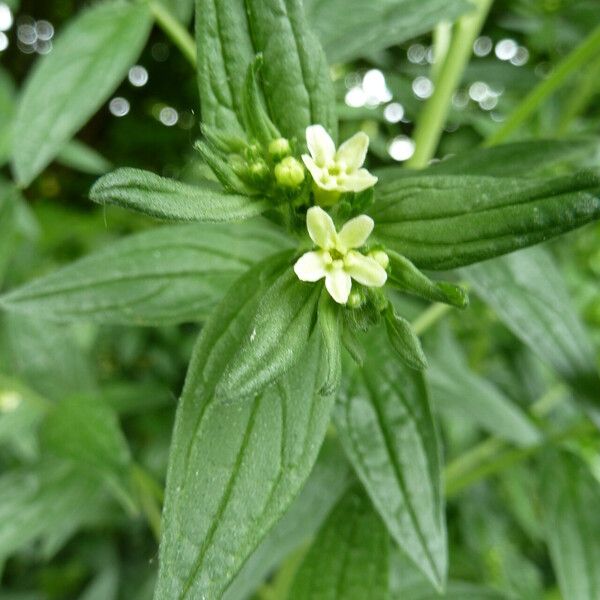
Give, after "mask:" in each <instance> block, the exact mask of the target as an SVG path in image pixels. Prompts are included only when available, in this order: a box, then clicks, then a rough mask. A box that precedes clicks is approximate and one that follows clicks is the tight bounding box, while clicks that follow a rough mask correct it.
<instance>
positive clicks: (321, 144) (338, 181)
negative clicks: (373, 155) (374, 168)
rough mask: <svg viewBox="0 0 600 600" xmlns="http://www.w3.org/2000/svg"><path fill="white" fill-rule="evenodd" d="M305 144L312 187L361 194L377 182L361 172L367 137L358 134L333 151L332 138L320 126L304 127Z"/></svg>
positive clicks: (367, 144) (367, 143) (304, 158)
mask: <svg viewBox="0 0 600 600" xmlns="http://www.w3.org/2000/svg"><path fill="white" fill-rule="evenodd" d="M306 145H307V146H308V150H309V152H310V156H309V155H308V154H303V155H302V160H303V161H304V164H305V165H306V168H307V169H308V170H309V171H310V174H311V175H312V177H313V179H314V181H315V184H316V185H317V186H318V187H319V188H321V189H322V190H326V191H328V192H362V191H363V190H366V189H367V188H370V187H372V186H374V185H375V184H376V183H377V177H375V176H374V175H371V173H369V171H367V169H362V168H361V167H362V166H363V163H364V162H365V157H366V156H367V149H368V147H369V136H368V135H367V134H366V133H364V132H362V131H359V132H358V133H356V134H354V135H353V136H352V137H351V138H350V139H349V140H346V141H345V142H344V143H343V144H342V145H341V146H340V147H339V148H338V150H337V151H336V149H335V144H334V143H333V140H332V139H331V136H330V135H329V134H328V133H327V131H325V128H324V127H323V126H322V125H311V126H310V127H307V128H306Z"/></svg>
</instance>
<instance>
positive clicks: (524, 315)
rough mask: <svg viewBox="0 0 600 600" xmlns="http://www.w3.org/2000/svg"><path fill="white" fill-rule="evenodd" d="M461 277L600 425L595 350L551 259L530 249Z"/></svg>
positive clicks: (467, 271)
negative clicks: (546, 364)
mask: <svg viewBox="0 0 600 600" xmlns="http://www.w3.org/2000/svg"><path fill="white" fill-rule="evenodd" d="M461 274H462V275H463V276H464V277H465V278H466V279H467V280H468V281H469V282H470V283H471V284H472V285H473V289H474V291H475V292H476V293H477V294H478V295H479V296H481V298H483V300H485V301H486V302H487V303H488V304H489V305H490V306H491V307H492V308H493V309H494V310H495V311H496V313H497V314H498V316H499V317H500V319H502V321H503V322H504V324H505V325H506V326H507V327H508V328H509V329H510V330H511V331H512V332H513V333H514V335H516V336H517V337H518V338H519V339H520V340H522V341H523V342H524V343H525V344H527V346H529V348H531V350H532V351H533V352H535V353H536V354H537V355H538V356H539V357H540V358H541V359H542V360H543V361H545V362H546V363H548V364H549V365H551V366H552V367H553V368H554V369H556V371H557V372H558V373H559V374H560V375H561V376H562V377H563V378H564V379H565V380H566V381H567V382H568V383H569V384H570V385H571V387H572V388H573V390H574V391H575V393H576V398H577V399H578V400H579V401H580V402H581V403H582V405H583V406H584V407H585V408H587V409H588V411H589V412H590V416H592V418H593V419H594V420H595V422H596V423H597V424H598V425H599V426H600V397H599V395H598V390H600V377H599V376H598V371H597V368H596V365H595V361H594V350H593V347H592V345H591V343H590V341H589V339H588V337H587V333H586V331H585V329H584V327H583V325H582V323H581V321H580V319H579V317H578V315H577V313H576V311H575V309H574V307H573V305H572V303H571V300H570V298H569V294H568V291H567V289H566V287H565V283H564V280H563V279H562V276H561V275H560V273H559V271H558V269H557V268H556V265H555V264H554V261H553V260H552V257H551V256H550V255H549V254H548V253H547V252H546V251H545V250H544V249H543V248H532V249H530V250H527V251H525V252H518V253H515V254H511V255H510V256H505V257H503V258H501V259H496V260H493V261H489V262H485V263H483V264H481V265H473V266H471V267H469V268H467V269H463V270H462V271H461Z"/></svg>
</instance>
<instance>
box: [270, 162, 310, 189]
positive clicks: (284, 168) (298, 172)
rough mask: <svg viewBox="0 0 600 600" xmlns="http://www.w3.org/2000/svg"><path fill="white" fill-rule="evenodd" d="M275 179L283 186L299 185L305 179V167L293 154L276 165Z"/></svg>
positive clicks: (292, 186)
mask: <svg viewBox="0 0 600 600" xmlns="http://www.w3.org/2000/svg"><path fill="white" fill-rule="evenodd" d="M275 179H276V180H277V183H278V184H279V185H280V186H282V187H288V188H295V187H298V186H299V185H300V184H301V183H302V182H303V181H304V167H303V166H302V163H301V162H300V161H298V160H296V159H295V158H294V157H293V156H288V157H286V158H284V159H283V160H282V161H281V162H280V163H277V165H275Z"/></svg>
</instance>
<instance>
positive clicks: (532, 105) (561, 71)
mask: <svg viewBox="0 0 600 600" xmlns="http://www.w3.org/2000/svg"><path fill="white" fill-rule="evenodd" d="M599 52H600V25H598V26H597V27H596V28H595V29H594V30H593V31H592V32H591V33H590V34H589V35H588V36H587V38H585V40H583V42H582V43H581V44H579V46H577V48H575V50H573V51H572V52H571V53H570V54H568V55H567V56H566V57H565V58H564V59H563V60H562V61H561V62H560V63H559V64H558V65H557V67H556V68H555V69H554V71H553V72H552V74H551V75H550V76H549V77H548V78H547V79H544V81H542V82H540V83H539V84H538V85H537V86H536V87H535V88H534V89H533V90H531V92H529V94H527V96H525V98H523V100H522V101H521V103H520V104H519V105H518V106H517V107H516V108H515V110H513V112H512V113H511V114H510V116H509V117H508V119H507V120H506V121H505V122H504V124H503V125H502V126H501V127H500V128H499V129H498V130H497V131H496V132H495V133H494V134H492V135H491V136H490V137H489V138H488V139H487V141H486V143H485V145H486V146H493V145H495V144H498V143H500V142H503V141H505V140H506V139H507V138H508V137H509V136H510V135H511V134H512V133H513V132H514V131H515V130H516V129H517V128H518V127H519V126H520V125H522V124H523V123H524V122H525V121H527V119H529V118H530V117H531V116H532V115H533V114H534V113H535V111H536V110H537V109H538V108H539V106H540V105H541V104H542V102H544V101H545V100H546V99H547V98H548V97H549V96H550V95H551V94H553V93H554V92H555V91H556V90H557V89H558V88H559V87H560V86H561V85H562V84H563V83H564V82H565V81H566V79H567V78H568V77H569V76H570V75H571V74H573V73H574V72H575V71H576V70H577V69H580V68H581V67H583V65H585V64H586V63H587V62H588V61H589V60H591V59H593V58H596V57H597V56H598V53H599Z"/></svg>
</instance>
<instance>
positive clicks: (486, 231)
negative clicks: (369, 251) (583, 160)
mask: <svg viewBox="0 0 600 600" xmlns="http://www.w3.org/2000/svg"><path fill="white" fill-rule="evenodd" d="M370 214H371V216H372V217H373V219H374V220H375V223H376V224H377V226H376V229H375V233H376V235H377V238H378V239H379V240H380V241H381V242H383V243H384V244H385V245H386V246H388V247H389V248H390V249H391V250H394V251H396V252H398V253H399V254H403V255H404V256H406V257H407V258H408V259H409V260H411V261H412V262H413V263H414V264H415V265H416V266H417V267H420V268H427V269H434V270H436V269H448V268H452V267H458V266H464V265H467V264H470V263H473V262H478V261H481V260H485V259H486V258H492V257H494V256H499V255H501V254H506V253H509V252H512V251H513V250H518V249H519V248H523V247H526V246H531V245H533V244H536V243H539V242H541V241H543V240H546V239H549V238H551V237H554V236H557V235H559V234H561V233H564V232H566V231H570V230H572V229H575V228H577V227H580V226H581V225H584V224H585V223H589V222H590V221H593V220H594V219H597V218H598V217H599V216H600V177H599V176H597V175H595V174H593V173H588V172H582V173H578V174H575V175H569V176H564V177H558V178H555V179H543V180H539V179H515V178H509V177H488V176H467V175H465V176H460V175H440V176H431V175H430V176H428V177H426V176H423V177H408V178H404V179H399V180H395V181H390V182H384V183H383V184H382V185H380V186H379V187H378V188H377V196H376V202H375V204H374V205H373V208H372V209H371V213H370Z"/></svg>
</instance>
